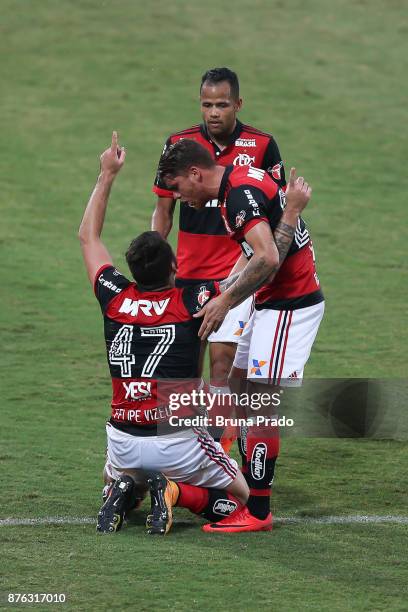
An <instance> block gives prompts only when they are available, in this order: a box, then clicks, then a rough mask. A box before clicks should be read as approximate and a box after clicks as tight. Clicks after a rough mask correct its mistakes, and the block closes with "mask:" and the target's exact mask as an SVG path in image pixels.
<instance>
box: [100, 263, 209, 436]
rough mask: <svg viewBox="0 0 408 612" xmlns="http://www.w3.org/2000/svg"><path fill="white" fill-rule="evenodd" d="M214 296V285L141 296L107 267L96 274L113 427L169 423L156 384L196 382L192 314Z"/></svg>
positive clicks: (195, 330) (196, 349)
mask: <svg viewBox="0 0 408 612" xmlns="http://www.w3.org/2000/svg"><path fill="white" fill-rule="evenodd" d="M218 293H219V288H218V283H214V282H212V281H210V282H206V283H203V284H202V285H195V286H190V287H186V288H183V289H176V288H170V289H166V290H164V291H149V292H146V291H140V290H139V289H138V288H137V285H136V283H134V282H131V281H129V280H128V279H127V278H126V277H125V276H123V275H122V274H121V273H120V272H118V271H117V270H116V269H115V268H114V267H113V266H111V265H106V266H103V267H102V268H101V269H100V270H99V271H98V273H97V275H96V279H95V294H96V297H97V299H98V301H99V303H100V306H101V310H102V313H103V317H104V334H105V343H106V353H107V359H108V364H109V370H110V374H111V378H112V416H111V419H112V420H113V421H114V422H116V423H128V424H135V425H147V424H151V423H152V422H157V421H160V420H167V418H168V417H169V416H170V414H171V412H170V411H169V409H168V408H167V407H166V402H165V401H164V400H165V398H163V393H162V392H161V390H163V389H165V388H166V387H165V386H164V385H162V386H161V387H160V389H161V390H160V389H158V384H157V383H158V380H167V379H193V380H194V379H196V378H197V376H198V357H199V351H200V339H199V337H198V329H199V327H200V324H201V323H200V320H199V319H193V318H192V315H193V314H194V313H196V312H197V311H199V310H200V309H201V308H202V307H203V306H204V305H205V303H206V302H207V301H208V300H209V299H210V297H212V296H215V295H218ZM173 386H174V384H173Z"/></svg>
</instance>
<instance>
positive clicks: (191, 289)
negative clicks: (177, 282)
mask: <svg viewBox="0 0 408 612" xmlns="http://www.w3.org/2000/svg"><path fill="white" fill-rule="evenodd" d="M182 291H183V302H184V306H185V307H186V309H187V310H188V312H189V313H190V314H192V315H193V314H195V313H196V312H198V311H199V310H201V308H202V307H203V306H205V305H206V303H207V302H208V300H209V299H211V298H213V297H216V296H217V295H219V294H220V286H219V283H218V282H217V281H206V282H204V283H198V284H197V285H189V286H187V287H184V288H183V290H182Z"/></svg>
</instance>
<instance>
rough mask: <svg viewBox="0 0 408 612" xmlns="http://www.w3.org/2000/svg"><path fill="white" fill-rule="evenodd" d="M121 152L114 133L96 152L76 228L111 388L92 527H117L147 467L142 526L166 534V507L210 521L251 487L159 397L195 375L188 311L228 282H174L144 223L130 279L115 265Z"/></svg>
mask: <svg viewBox="0 0 408 612" xmlns="http://www.w3.org/2000/svg"><path fill="white" fill-rule="evenodd" d="M124 161H125V151H124V149H123V148H121V147H119V146H118V142H117V135H116V133H115V132H114V133H113V135H112V143H111V146H110V147H109V148H108V149H107V150H106V151H105V152H104V153H103V154H102V155H101V159H100V174H99V177H98V180H97V183H96V185H95V188H94V190H93V192H92V194H91V197H90V199H89V202H88V205H87V207H86V210H85V213H84V216H83V219H82V223H81V226H80V230H79V238H80V242H81V248H82V254H83V258H84V262H85V267H86V269H87V272H88V276H89V280H90V281H91V284H92V285H93V287H94V291H95V295H96V298H97V299H98V301H99V304H100V306H101V310H102V314H103V318H104V333H105V342H106V351H107V358H108V364H109V369H110V374H111V378H112V391H113V397H112V412H111V417H110V419H109V421H108V423H107V425H106V432H107V439H108V445H107V446H108V448H107V461H106V466H105V470H106V475H107V477H108V478H109V479H112V480H113V483H112V485H111V486H110V487H109V490H108V493H107V499H106V501H105V503H104V505H103V506H102V508H101V510H100V512H99V515H98V524H97V530H98V531H99V532H102V533H110V532H115V531H118V530H119V529H120V528H121V526H122V523H123V519H124V515H125V513H126V512H127V511H128V510H129V509H131V508H132V507H134V506H135V503H136V501H137V499H138V497H140V495H139V490H138V488H137V487H136V484H135V483H136V482H139V480H140V477H142V480H143V479H144V478H145V475H147V484H148V487H149V488H150V495H151V504H152V505H151V514H150V515H149V517H148V520H147V528H148V532H149V533H152V534H154V533H157V534H165V533H167V532H168V530H169V529H170V527H171V524H172V508H173V506H175V505H178V506H182V507H185V508H189V509H190V510H191V511H192V512H195V513H197V514H200V515H202V516H205V517H206V518H208V519H209V520H213V521H214V520H217V519H220V518H222V517H223V516H226V515H228V514H229V513H231V512H232V511H233V510H235V509H236V508H238V507H241V506H242V505H243V504H245V502H246V500H247V498H248V493H249V491H248V486H247V484H246V482H245V479H244V477H243V475H242V473H241V472H240V471H239V470H238V467H237V463H236V461H234V460H233V459H231V458H230V457H228V455H226V454H225V453H224V451H223V449H222V447H221V446H220V444H218V443H217V442H215V441H214V440H213V439H212V438H211V436H210V435H209V434H208V432H207V431H206V430H205V429H202V428H192V427H189V426H186V427H184V426H183V425H182V424H181V425H180V426H179V427H178V428H176V429H174V428H172V426H171V425H170V421H169V418H170V416H171V411H170V410H169V408H168V405H167V404H166V402H165V401H164V402H161V401H160V398H161V397H162V396H164V397H166V393H165V390H166V388H167V389H168V390H169V391H173V390H174V386H175V385H176V384H177V380H176V379H182V380H183V381H184V383H183V385H184V386H186V385H187V386H190V387H193V386H194V384H195V383H194V381H196V382H197V384H198V381H197V376H198V359H199V352H200V338H199V336H198V329H199V327H200V322H199V320H197V319H194V318H193V314H194V313H197V312H198V311H199V310H200V309H201V307H202V306H203V305H204V304H205V303H206V302H207V301H208V300H209V299H210V298H211V297H213V296H217V295H219V294H220V292H222V291H223V290H225V286H224V285H223V283H222V282H221V283H214V282H212V281H209V282H206V283H205V284H203V285H201V286H192V287H191V286H190V287H186V288H184V289H177V288H175V286H174V277H175V272H176V260H175V256H174V254H173V251H172V249H171V247H170V245H169V244H168V243H167V242H166V241H165V240H164V239H163V238H162V237H161V236H160V235H159V234H158V233H157V232H144V233H143V234H141V235H140V236H138V237H137V238H135V239H134V240H133V241H132V242H131V244H130V246H129V248H128V250H127V253H126V261H127V263H128V266H129V269H130V272H131V274H132V276H133V279H134V281H130V280H128V279H127V278H126V277H125V276H123V275H122V274H121V273H120V272H118V271H117V270H116V268H115V267H114V265H113V262H112V259H111V256H110V254H109V252H108V250H107V249H106V247H105V245H104V243H103V242H102V240H101V232H102V228H103V224H104V218H105V212H106V207H107V204H108V199H109V194H110V190H111V187H112V184H113V182H114V179H115V177H116V175H117V174H118V172H119V171H120V169H121V168H122V166H123V164H124ZM166 381H167V382H166ZM163 389H164V391H163ZM187 414H188V413H187ZM192 416H193V414H192ZM164 474H166V476H164ZM142 484H143V485H144V483H142Z"/></svg>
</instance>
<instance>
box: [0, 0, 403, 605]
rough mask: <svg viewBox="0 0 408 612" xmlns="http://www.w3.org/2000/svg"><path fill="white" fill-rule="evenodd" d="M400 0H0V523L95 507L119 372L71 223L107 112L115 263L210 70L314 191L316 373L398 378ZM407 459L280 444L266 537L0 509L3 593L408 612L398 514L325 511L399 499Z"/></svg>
mask: <svg viewBox="0 0 408 612" xmlns="http://www.w3.org/2000/svg"><path fill="white" fill-rule="evenodd" d="M404 9H405V3H403V2H402V0H389V2H388V3H387V5H386V6H385V5H384V3H383V2H380V1H379V0H372V1H371V2H368V0H359V1H357V2H352V0H334V1H333V2H331V3H327V2H324V1H323V0H310V1H309V2H301V1H300V0H288V1H287V2H285V3H284V2H282V1H281V0H271V1H270V2H268V1H267V0H254V1H253V2H245V1H244V0H237V1H236V2H235V3H234V4H230V3H226V2H225V3H219V2H215V1H214V0H208V1H207V3H199V2H195V1H194V0H193V2H186V1H185V0H175V1H174V2H173V3H167V2H164V0H156V1H155V2H151V3H141V2H135V1H131V0H121V1H120V2H111V3H108V2H105V1H101V2H96V1H95V0H82V2H80V3H79V2H68V0H59V2H53V1H52V0H41V1H40V0H37V1H34V0H13V1H12V0H3V2H2V11H1V12H2V19H1V24H0V34H1V35H0V49H1V57H2V62H1V64H0V74H1V82H2V95H1V98H0V110H1V117H2V150H1V154H0V159H1V165H0V185H1V194H2V197H1V224H0V243H1V257H2V271H1V287H2V291H1V294H2V311H1V321H0V325H1V339H2V352H1V356H0V363H1V372H2V391H1V400H2V401H1V403H2V408H3V418H2V425H3V427H2V448H1V451H0V459H1V466H2V474H3V489H2V496H1V505H2V510H1V517H2V518H13V519H15V518H43V519H45V518H47V517H55V516H67V517H71V518H74V517H79V518H89V517H93V516H96V513H97V511H98V506H99V499H100V480H101V470H102V466H103V450H104V421H105V417H106V416H107V415H108V412H109V408H108V406H109V399H110V380H109V377H108V371H107V368H106V362H105V355H104V343H103V337H102V321H101V317H100V311H99V307H98V304H97V303H96V300H95V299H94V297H93V295H92V292H91V290H90V287H89V285H88V281H87V279H86V275H85V271H84V269H83V265H82V261H81V257H80V251H79V245H78V241H77V237H76V233H77V228H78V225H79V222H80V219H81V216H82V212H83V208H84V206H85V204H86V201H87V198H88V195H89V193H90V191H91V189H92V186H93V182H94V180H95V179H96V175H97V171H98V157H99V154H100V152H101V151H102V150H103V149H104V148H105V147H106V145H107V144H108V143H109V139H110V135H111V131H112V129H117V130H118V131H119V134H120V137H121V140H122V141H123V143H124V144H125V145H126V147H127V151H128V156H127V161H126V167H125V168H124V170H123V171H122V174H121V176H120V178H119V179H118V181H117V184H116V186H115V188H114V192H113V195H112V198H111V203H110V209H109V212H108V215H107V220H106V231H105V232H104V240H105V242H106V244H107V245H108V246H109V248H110V250H111V253H112V255H113V257H114V260H115V261H116V262H117V264H118V266H119V267H121V268H122V269H123V270H124V265H121V261H122V260H123V253H124V251H125V250H126V247H127V245H128V243H129V240H130V238H131V237H133V235H135V234H137V233H139V232H140V231H142V230H144V229H146V228H147V227H148V226H149V222H150V216H151V211H152V205H153V194H151V192H150V189H151V184H152V180H153V177H154V173H155V167H156V164H157V160H158V156H159V154H160V151H161V147H162V144H163V141H164V139H165V138H166V137H167V135H168V134H169V133H170V132H172V131H174V130H176V129H182V128H184V127H187V126H188V125H190V124H193V123H197V121H199V108H198V86H199V81H200V77H201V74H202V73H203V72H204V71H205V70H206V69H208V68H209V67H213V66H217V65H218V66H220V65H228V66H230V67H231V68H233V69H234V70H236V71H237V72H238V74H239V76H240V80H241V89H242V95H243V97H244V108H243V110H242V113H241V118H242V119H243V120H244V121H245V122H247V123H250V124H253V125H256V126H257V127H259V128H261V129H264V130H265V131H270V132H272V133H273V134H274V135H275V137H276V139H277V141H278V143H279V145H280V148H281V152H282V154H283V157H284V159H285V162H286V165H287V166H289V165H296V167H297V168H298V170H299V172H301V173H302V174H304V176H305V177H307V179H308V180H309V181H310V182H311V184H312V185H313V188H314V194H313V200H312V202H311V204H310V206H309V207H308V209H307V214H306V215H305V217H306V220H307V222H308V224H309V226H310V228H311V230H312V235H313V238H314V243H315V248H316V253H317V258H318V270H319V276H320V278H321V281H322V285H323V288H324V290H325V294H326V299H327V310H326V316H325V320H324V322H323V324H322V327H321V330H320V332H319V336H318V338H317V341H316V344H315V347H314V350H313V353H312V357H311V360H310V363H309V365H308V367H307V376H308V377H316V378H325V377H328V378H335V377H352V378H354V377H377V378H390V379H391V378H404V377H406V375H407V363H408V334H407V327H408V326H407V323H406V318H407V308H406V287H407V280H408V275H407V268H406V265H405V263H406V261H405V260H406V244H407V239H408V230H407V227H408V226H407V223H406V210H405V199H406V193H407V188H408V175H407V172H406V167H405V162H406V159H407V144H406V143H407V140H406V136H405V133H404V132H405V129H404V128H405V127H406V125H407V123H408V112H407V105H406V98H407V93H408V87H407V82H406V74H407V63H408V49H407V46H408V45H407V42H406V40H407V32H408V27H407V25H406V22H404V19H403V17H404ZM173 237H174V232H173ZM401 401H402V402H404V401H406V398H405V397H402V398H401ZM406 465H407V445H406V442H404V441H390V440H387V441H385V440H383V441H378V440H377V441H374V440H335V439H320V440H311V439H301V438H293V439H287V440H286V441H285V442H284V444H283V448H282V453H281V457H280V459H279V465H278V470H277V476H276V487H275V491H274V495H273V508H274V513H275V515H276V516H277V517H278V518H280V519H281V520H280V521H278V522H277V526H276V529H274V531H273V532H272V533H271V534H248V535H246V536H243V535H242V536H239V537H231V538H228V537H221V538H220V537H218V538H216V537H215V536H210V537H208V536H205V535H204V534H203V533H201V532H200V530H199V525H200V521H199V520H198V519H195V518H194V517H192V516H191V515H189V514H188V513H186V512H184V511H179V512H177V521H176V524H175V527H174V530H173V532H172V533H171V534H170V535H169V536H168V537H167V538H165V539H160V540H158V539H154V538H149V537H147V536H145V535H144V530H143V527H142V524H143V517H144V514H145V511H144V510H143V511H142V512H140V513H139V514H138V516H137V517H136V519H137V520H136V522H135V524H132V525H129V526H128V527H127V528H126V529H124V530H123V531H122V533H120V534H118V536H117V537H102V538H101V537H96V535H95V532H94V525H92V524H88V523H86V524H81V525H67V524H66V525H48V526H47V525H30V526H21V525H18V526H10V525H4V524H2V525H1V527H0V538H1V539H2V555H1V559H2V560H1V562H0V563H1V565H2V570H3V571H2V576H3V584H2V585H1V587H0V591H1V597H2V598H3V599H2V601H0V606H3V605H4V606H5V602H6V599H5V595H4V594H7V593H9V592H25V593H32V592H41V593H43V592H54V593H66V595H67V601H68V603H67V604H65V605H64V607H65V608H69V609H74V610H85V611H87V610H108V609H109V610H111V609H112V610H121V609H125V607H128V608H130V609H139V610H167V609H179V610H190V609H192V610H203V609H208V610H228V611H229V610H240V611H241V610H242V611H244V610H258V609H266V610H284V611H293V610H296V611H297V610H329V611H337V610H338V611H343V610H369V611H373V610H404V609H406V591H405V597H404V589H406V583H407V580H406V573H405V575H404V572H403V570H404V556H406V546H404V536H406V534H407V525H406V523H405V524H404V523H399V524H398V523H395V522H388V523H381V522H372V523H368V524H365V523H357V522H354V523H350V524H347V523H345V524H330V523H319V522H316V520H315V519H318V518H319V517H330V516H337V517H344V516H346V517H347V516H349V517H350V516H354V515H369V516H386V515H392V516H404V517H407V516H408V513H407V497H406V492H407V485H408V482H407V475H406ZM283 517H292V518H297V519H298V521H299V522H297V523H295V522H288V521H286V523H285V521H284V520H283ZM313 520H315V522H313ZM35 607H36V609H49V608H50V607H57V606H48V607H47V608H45V607H44V606H41V605H36V606H35Z"/></svg>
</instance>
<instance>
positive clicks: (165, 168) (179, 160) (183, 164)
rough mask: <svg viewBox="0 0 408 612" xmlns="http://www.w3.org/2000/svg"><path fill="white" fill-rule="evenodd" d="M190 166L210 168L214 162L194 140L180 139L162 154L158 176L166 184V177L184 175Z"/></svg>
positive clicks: (205, 150)
mask: <svg viewBox="0 0 408 612" xmlns="http://www.w3.org/2000/svg"><path fill="white" fill-rule="evenodd" d="M191 166H197V167H198V168H212V167H213V166H215V162H214V160H213V158H212V157H211V155H210V153H209V152H208V151H207V149H206V148H204V147H203V146H202V145H200V144H199V143H198V142H196V141H195V140H190V139H189V138H182V139H181V140H178V141H177V142H175V143H174V144H172V145H170V146H169V148H168V149H167V150H166V151H165V152H164V153H163V155H162V157H161V159H160V163H159V170H158V175H159V178H160V179H161V180H163V181H164V182H166V177H174V176H178V175H180V174H185V173H186V172H187V170H188V169H189V168H191Z"/></svg>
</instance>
